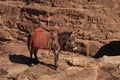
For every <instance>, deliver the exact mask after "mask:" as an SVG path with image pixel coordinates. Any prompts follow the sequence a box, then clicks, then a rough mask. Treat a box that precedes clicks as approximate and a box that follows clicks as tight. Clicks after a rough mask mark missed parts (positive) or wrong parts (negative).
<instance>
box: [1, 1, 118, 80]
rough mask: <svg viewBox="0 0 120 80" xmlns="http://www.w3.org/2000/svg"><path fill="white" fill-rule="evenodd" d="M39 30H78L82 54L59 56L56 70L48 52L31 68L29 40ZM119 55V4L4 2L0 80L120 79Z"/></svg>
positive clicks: (68, 52) (98, 2) (40, 55)
mask: <svg viewBox="0 0 120 80" xmlns="http://www.w3.org/2000/svg"><path fill="white" fill-rule="evenodd" d="M38 27H44V28H45V29H48V30H51V29H57V30H58V31H59V32H60V33H62V32H70V31H73V30H79V32H78V33H77V34H76V35H75V40H76V43H77V46H78V51H77V52H70V51H61V54H60V57H59V62H58V64H59V70H58V71H55V70H53V69H52V67H53V66H52V64H53V60H54V59H53V56H50V57H49V56H48V51H46V50H39V51H38V57H39V60H40V64H38V65H35V66H33V67H29V64H30V63H31V62H30V58H29V51H28V49H27V43H26V42H27V35H28V33H29V32H30V33H32V32H34V30H35V29H36V28H38ZM119 55H120V0H1V1H0V80H65V79H67V80H120V59H119ZM89 56H90V57H89ZM98 58H99V59H98ZM2 73H3V74H2Z"/></svg>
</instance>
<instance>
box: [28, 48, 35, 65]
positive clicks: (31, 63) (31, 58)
mask: <svg viewBox="0 0 120 80" xmlns="http://www.w3.org/2000/svg"><path fill="white" fill-rule="evenodd" d="M33 49H34V48H33V47H31V48H30V65H29V66H33V56H32V55H33Z"/></svg>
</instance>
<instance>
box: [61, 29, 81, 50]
mask: <svg viewBox="0 0 120 80" xmlns="http://www.w3.org/2000/svg"><path fill="white" fill-rule="evenodd" d="M77 32H79V30H76V31H71V32H64V33H60V34H59V36H60V39H61V46H62V48H63V49H67V50H70V51H76V50H77V44H76V42H75V34H76V33H77Z"/></svg>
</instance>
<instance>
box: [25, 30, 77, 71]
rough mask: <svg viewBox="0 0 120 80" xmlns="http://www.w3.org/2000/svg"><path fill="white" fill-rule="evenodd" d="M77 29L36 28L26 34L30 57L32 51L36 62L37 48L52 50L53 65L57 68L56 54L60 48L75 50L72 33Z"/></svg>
mask: <svg viewBox="0 0 120 80" xmlns="http://www.w3.org/2000/svg"><path fill="white" fill-rule="evenodd" d="M77 32H78V31H71V32H63V33H58V31H56V30H55V31H48V30H46V29H43V28H37V29H36V30H35V31H34V32H33V34H32V35H31V34H29V35H28V41H27V44H28V49H29V51H30V57H31V58H32V59H33V57H32V54H33V53H34V57H35V60H36V61H37V62H38V58H37V51H38V49H47V50H50V51H51V50H53V52H54V66H55V70H56V69H57V68H58V64H57V62H58V56H59V52H60V50H64V49H66V48H67V49H70V50H71V51H75V50H77V46H76V44H75V39H74V37H75V36H74V35H75V33H77Z"/></svg>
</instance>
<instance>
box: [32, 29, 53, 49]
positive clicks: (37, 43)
mask: <svg viewBox="0 0 120 80" xmlns="http://www.w3.org/2000/svg"><path fill="white" fill-rule="evenodd" d="M50 40H51V34H50V33H49V32H47V31H46V30H44V29H42V28H38V29H36V30H35V32H34V33H33V34H32V36H31V40H30V44H31V45H32V46H33V47H35V48H38V49H47V48H49V42H50Z"/></svg>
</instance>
